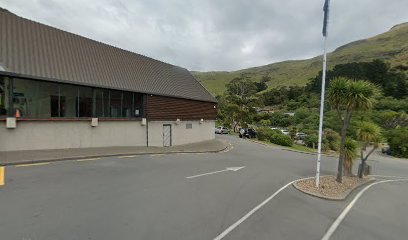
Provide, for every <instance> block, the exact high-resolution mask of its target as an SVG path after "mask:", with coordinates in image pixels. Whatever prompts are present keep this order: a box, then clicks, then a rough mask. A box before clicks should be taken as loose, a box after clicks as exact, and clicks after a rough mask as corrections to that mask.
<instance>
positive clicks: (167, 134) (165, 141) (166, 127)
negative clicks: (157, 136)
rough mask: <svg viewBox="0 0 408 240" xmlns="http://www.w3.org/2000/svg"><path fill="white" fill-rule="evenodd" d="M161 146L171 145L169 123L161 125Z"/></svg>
mask: <svg viewBox="0 0 408 240" xmlns="http://www.w3.org/2000/svg"><path fill="white" fill-rule="evenodd" d="M163 146H164V147H170V146H171V125H170V124H164V125H163Z"/></svg>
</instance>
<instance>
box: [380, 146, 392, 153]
mask: <svg viewBox="0 0 408 240" xmlns="http://www.w3.org/2000/svg"><path fill="white" fill-rule="evenodd" d="M381 152H382V153H384V154H387V155H391V149H390V147H383V148H381Z"/></svg>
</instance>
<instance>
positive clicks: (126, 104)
mask: <svg viewBox="0 0 408 240" xmlns="http://www.w3.org/2000/svg"><path fill="white" fill-rule="evenodd" d="M122 100H123V101H122V117H124V118H130V117H132V109H133V93H131V92H123V97H122Z"/></svg>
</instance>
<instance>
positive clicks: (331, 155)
mask: <svg viewBox="0 0 408 240" xmlns="http://www.w3.org/2000/svg"><path fill="white" fill-rule="evenodd" d="M247 140H248V141H250V142H254V143H257V144H260V145H264V146H269V147H275V146H272V145H269V144H267V143H264V142H261V141H257V140H253V139H247ZM276 148H279V149H280V150H284V151H289V152H296V153H303V154H308V155H317V153H312V152H305V151H300V150H294V149H290V148H284V147H280V146H276ZM322 155H324V156H327V157H337V155H333V154H327V153H322Z"/></svg>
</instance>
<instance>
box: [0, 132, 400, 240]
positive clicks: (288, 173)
mask: <svg viewBox="0 0 408 240" xmlns="http://www.w3.org/2000/svg"><path fill="white" fill-rule="evenodd" d="M221 139H223V140H226V141H229V142H231V143H232V145H233V148H232V149H229V151H228V152H221V153H200V154H170V155H163V154H153V155H137V156H132V155H129V156H115V157H96V158H89V159H78V160H71V161H63V162H51V163H44V164H43V165H20V166H8V167H6V184H5V185H4V186H2V187H0V203H1V205H0V213H1V216H2V217H1V218H0V239H2V240H3V239H4V240H8V239H41V240H48V239H50V240H51V239H52V240H54V239H67V240H72V239H98V240H100V239H109V240H110V239H152V240H156V239H177V240H182V239H207V240H208V239H321V237H322V236H323V235H324V234H325V233H326V231H327V230H328V229H329V227H330V226H331V225H332V223H333V222H334V221H335V220H336V218H337V217H338V216H339V215H340V213H341V212H342V211H343V209H344V208H345V207H346V206H347V205H348V204H349V203H350V201H351V200H352V198H353V197H354V196H355V194H356V193H357V192H356V193H354V194H353V196H351V197H350V198H349V199H347V201H325V200H322V199H318V198H315V197H311V196H308V195H304V194H302V193H300V192H299V191H297V190H295V189H294V188H293V187H292V186H288V187H287V188H284V189H283V190H281V191H280V192H279V193H278V194H276V195H274V193H276V192H277V191H279V190H280V189H282V187H284V186H285V185H286V184H287V183H289V182H291V181H293V180H295V179H298V178H302V177H308V176H313V174H314V170H315V159H314V158H315V156H313V155H308V154H301V153H295V152H289V151H286V150H282V149H280V148H279V147H268V146H263V145H259V144H256V143H252V142H249V141H246V140H243V139H239V138H237V137H232V136H222V137H221ZM336 165H337V162H336V159H335V158H332V157H324V158H323V159H322V173H323V174H333V170H335V168H336ZM372 165H373V169H374V171H375V173H378V174H384V173H387V174H392V173H396V174H402V173H403V172H408V164H407V163H405V162H398V163H397V164H395V162H393V163H392V164H391V167H390V168H388V165H387V162H386V160H379V161H378V162H372ZM242 167H243V168H242ZM395 169H398V170H397V172H393V171H395ZM406 184H407V183H402V182H401V183H398V184H396V183H395V184H392V185H385V184H384V185H378V186H376V187H373V188H371V189H369V190H367V194H366V195H363V196H362V197H361V199H360V200H359V201H358V202H357V203H356V205H355V206H354V207H353V208H352V210H351V211H350V213H349V214H348V215H347V216H346V218H345V219H344V220H343V222H342V223H341V224H340V226H339V228H337V230H336V231H335V232H334V234H333V236H332V238H333V239H344V237H345V236H347V235H344V234H346V233H344V231H347V232H348V231H351V230H352V231H353V233H354V234H355V238H360V237H364V236H365V235H366V233H365V232H360V231H358V230H356V229H355V228H354V226H358V225H357V223H360V224H361V223H363V222H364V221H368V220H367V219H371V218H373V219H378V217H379V216H383V218H384V219H388V220H389V221H388V223H389V224H384V222H383V221H382V220H377V221H368V223H370V224H369V226H370V227H367V228H365V229H368V230H370V229H375V230H377V232H379V231H380V230H379V229H381V231H382V233H383V235H379V236H380V237H384V236H390V238H388V239H396V237H401V238H400V239H404V238H405V236H407V235H408V228H407V227H403V226H401V225H396V223H398V222H404V223H405V222H407V221H406V217H405V216H408V212H407V209H408V208H406V206H405V203H404V202H406V199H407V198H408V196H407V194H408V193H407V191H404V190H401V189H402V188H404V187H405V188H406ZM394 188H395V189H394ZM369 194H372V196H370V195H369ZM271 196H273V197H272V198H270V197H271ZM391 196H395V198H392V197H391ZM387 197H388V198H392V200H388V198H387ZM372 198H377V199H378V200H379V201H381V202H384V201H390V203H391V204H392V206H391V205H388V206H389V209H392V208H393V206H398V209H399V212H398V213H396V211H390V210H389V209H388V210H387V209H385V210H383V212H379V213H378V214H374V215H372V214H371V213H372V212H377V211H378V208H379V207H381V208H384V206H385V205H384V204H382V205H379V204H380V203H378V202H375V201H372V202H371V204H366V203H367V202H370V201H371V199H372ZM267 199H269V201H267V202H265V200H267ZM263 202H264V204H263V205H262V203H263ZM258 206H261V207H259V208H258V209H257V211H254V208H256V207H258ZM362 207H365V208H366V209H362ZM359 209H362V211H363V212H365V213H368V215H360V214H358V213H359V211H360V210H359ZM251 212H252V214H250V215H248V213H251ZM353 214H356V215H353ZM380 214H381V215H380ZM245 216H247V217H246V218H244V220H243V221H241V222H239V220H240V219H243V217H245ZM237 222H239V223H238V224H236V223H237ZM371 224H372V225H371ZM231 226H234V227H233V228H231ZM345 226H346V227H347V226H349V227H350V228H351V230H350V229H348V228H344V227H345ZM228 229H230V230H231V231H229V232H228V233H227V234H225V235H223V236H221V234H222V233H223V232H225V231H226V230H228ZM396 229H397V230H396ZM377 232H373V233H372V234H373V236H377V235H378V233H377ZM391 232H392V233H391ZM220 236H221V237H220ZM347 237H348V238H349V236H347ZM353 238H354V237H353ZM363 239H364V238H363ZM365 239H367V238H365ZM379 239H380V238H379Z"/></svg>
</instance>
